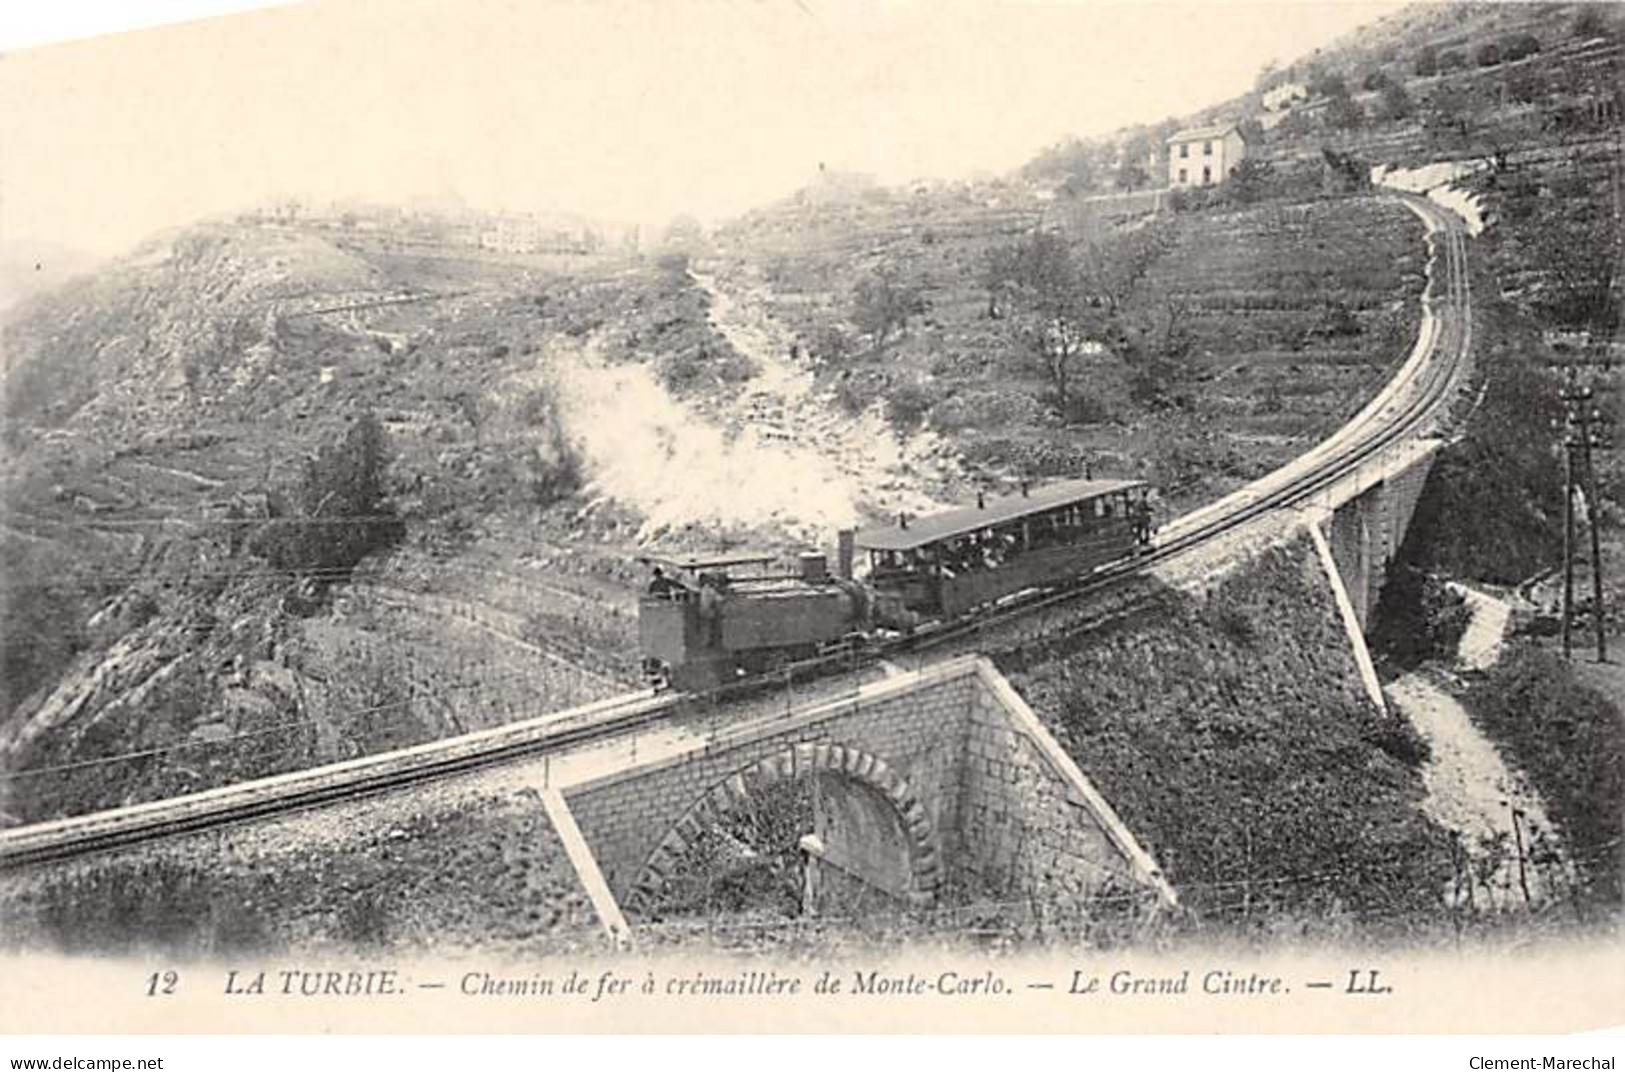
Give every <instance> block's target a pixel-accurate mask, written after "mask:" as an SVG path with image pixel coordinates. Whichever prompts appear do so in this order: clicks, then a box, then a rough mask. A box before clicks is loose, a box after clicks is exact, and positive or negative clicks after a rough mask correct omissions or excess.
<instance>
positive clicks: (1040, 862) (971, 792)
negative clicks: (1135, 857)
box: [948, 687, 1138, 910]
mask: <svg viewBox="0 0 1625 1072" xmlns="http://www.w3.org/2000/svg"><path fill="white" fill-rule="evenodd" d="M968 729H969V732H968V734H967V739H966V762H965V766H964V779H963V781H962V782H961V785H960V794H961V796H960V805H959V813H960V829H959V833H960V838H961V844H962V851H961V852H960V853H959V854H958V855H957V856H955V857H953V858H951V859H950V861H949V871H948V875H949V878H948V881H949V886H950V888H951V889H952V890H953V891H954V892H953V896H954V897H955V898H956V899H959V900H974V899H981V898H987V899H992V900H996V901H1003V900H1023V901H1029V902H1033V903H1039V904H1042V905H1044V906H1045V907H1046V908H1049V909H1057V908H1059V909H1063V910H1064V909H1068V908H1074V907H1079V906H1081V905H1083V904H1084V903H1085V902H1086V901H1087V900H1088V898H1089V897H1090V896H1091V895H1094V894H1096V893H1101V892H1104V891H1107V890H1112V891H1123V890H1126V889H1131V888H1133V887H1135V886H1136V885H1138V880H1137V879H1136V878H1135V875H1134V870H1133V868H1132V866H1131V865H1130V864H1129V862H1128V861H1127V860H1126V859H1125V858H1124V856H1123V854H1122V853H1121V852H1120V851H1119V850H1118V848H1117V846H1116V845H1114V844H1113V842H1112V839H1111V837H1110V835H1109V834H1108V833H1107V832H1106V830H1105V828H1104V827H1103V826H1102V824H1101V823H1100V821H1098V820H1097V819H1096V817H1095V816H1094V815H1093V814H1092V813H1091V812H1090V810H1089V809H1088V807H1087V805H1086V803H1085V802H1084V801H1083V800H1081V799H1080V798H1079V796H1078V794H1077V792H1076V791H1075V790H1074V789H1073V787H1072V786H1071V785H1070V784H1069V783H1068V782H1067V780H1066V779H1065V778H1064V777H1063V776H1062V775H1061V773H1060V772H1058V771H1057V770H1056V769H1055V766H1054V765H1053V763H1052V762H1051V761H1050V759H1049V758H1048V757H1047V756H1046V755H1045V752H1044V750H1043V748H1042V747H1041V746H1040V745H1039V744H1038V743H1037V742H1036V741H1034V739H1033V737H1032V735H1031V734H1030V733H1028V732H1026V731H1025V730H1024V729H1023V728H1021V727H1020V726H1019V725H1018V724H1017V722H1016V721H1015V720H1013V719H1012V718H1011V714H1010V712H1009V711H1007V710H1006V709H1005V707H1004V706H1003V705H1002V704H1000V703H999V702H998V700H997V699H996V698H995V696H994V695H993V693H992V692H991V691H990V690H989V689H987V688H985V687H984V688H979V689H978V690H976V695H975V703H974V704H973V705H972V709H971V716H970V721H969V727H968Z"/></svg>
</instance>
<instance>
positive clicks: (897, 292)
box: [852, 265, 925, 357]
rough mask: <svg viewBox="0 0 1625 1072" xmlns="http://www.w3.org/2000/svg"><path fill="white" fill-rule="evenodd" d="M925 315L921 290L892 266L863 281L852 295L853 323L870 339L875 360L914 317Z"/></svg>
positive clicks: (872, 274)
mask: <svg viewBox="0 0 1625 1072" xmlns="http://www.w3.org/2000/svg"><path fill="white" fill-rule="evenodd" d="M923 312H925V299H924V297H923V296H922V295H921V294H920V288H919V287H918V286H915V285H914V284H912V283H908V282H905V281H904V280H903V278H902V276H901V275H900V274H899V273H898V271H897V269H896V268H895V267H893V266H892V265H886V266H885V267H882V268H880V269H878V270H877V271H874V272H871V273H870V274H869V275H867V276H865V277H864V278H863V279H860V280H859V281H858V285H857V287H855V288H854V289H853V292H852V323H854V324H856V325H857V328H858V330H859V331H861V332H863V333H864V334H865V335H868V336H869V338H870V340H871V345H870V353H871V354H872V355H874V356H876V357H878V356H880V354H881V353H883V352H884V351H885V349H886V343H887V342H888V341H890V339H891V337H892V336H893V335H894V334H896V333H897V332H899V331H901V330H902V329H903V328H904V326H905V325H907V323H908V321H909V319H910V318H911V317H913V316H915V315H916V314H919V313H923Z"/></svg>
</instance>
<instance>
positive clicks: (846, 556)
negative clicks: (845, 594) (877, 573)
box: [835, 529, 857, 581]
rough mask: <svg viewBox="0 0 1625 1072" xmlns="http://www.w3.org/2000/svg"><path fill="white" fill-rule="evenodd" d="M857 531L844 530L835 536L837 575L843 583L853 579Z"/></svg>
mask: <svg viewBox="0 0 1625 1072" xmlns="http://www.w3.org/2000/svg"><path fill="white" fill-rule="evenodd" d="M856 538H857V530H855V529H842V530H841V531H839V532H837V533H836V534H835V575H836V576H837V577H839V578H841V580H843V581H850V580H851V579H852V558H853V555H854V549H855V542H854V541H855V540H856Z"/></svg>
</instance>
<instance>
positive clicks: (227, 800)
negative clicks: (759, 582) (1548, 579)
mask: <svg viewBox="0 0 1625 1072" xmlns="http://www.w3.org/2000/svg"><path fill="white" fill-rule="evenodd" d="M1394 196H1395V197H1396V199H1397V200H1399V201H1401V202H1403V203H1404V204H1405V205H1406V206H1407V207H1409V208H1410V209H1411V211H1413V212H1414V213H1416V214H1417V215H1418V216H1419V217H1421V218H1422V220H1423V222H1424V223H1425V224H1426V226H1427V229H1428V232H1429V234H1430V236H1431V237H1432V239H1433V247H1434V248H1433V257H1432V259H1431V263H1430V280H1429V284H1428V288H1427V292H1426V293H1424V295H1423V299H1422V301H1423V317H1422V323H1421V328H1420V331H1419V333H1418V336H1417V340H1416V344H1415V346H1414V348H1413V349H1412V352H1411V354H1410V356H1409V357H1408V358H1407V360H1406V361H1405V362H1404V364H1403V365H1402V366H1401V368H1400V370H1399V372H1398V373H1397V374H1396V375H1395V376H1394V377H1393V379H1392V380H1391V381H1390V382H1389V383H1388V384H1387V385H1386V386H1385V387H1384V388H1383V390H1382V391H1381V392H1380V393H1379V394H1378V395H1377V396H1376V397H1375V398H1374V399H1372V401H1371V402H1370V403H1369V404H1367V405H1366V406H1365V408H1364V409H1362V410H1361V411H1360V412H1359V413H1358V414H1357V415H1356V416H1355V417H1354V418H1353V419H1351V420H1350V421H1349V422H1348V423H1347V424H1345V425H1344V426H1343V427H1342V428H1341V429H1339V430H1338V431H1337V432H1336V433H1334V434H1333V435H1332V436H1331V437H1330V438H1328V439H1327V440H1325V441H1324V442H1322V443H1320V444H1319V445H1317V446H1316V447H1314V448H1312V449H1311V450H1309V451H1308V452H1307V453H1305V454H1304V455H1302V456H1300V457H1299V458H1297V459H1295V460H1294V461H1292V462H1290V463H1288V464H1287V465H1285V466H1282V467H1281V468H1280V469H1277V470H1276V471H1275V472H1273V473H1270V474H1268V475H1266V476H1264V477H1261V478H1260V479H1259V480H1256V481H1254V482H1253V483H1251V484H1249V485H1248V486H1246V487H1245V488H1242V489H1241V490H1240V491H1237V492H1235V493H1233V494H1231V495H1229V496H1227V497H1225V498H1223V499H1221V500H1219V501H1218V502H1215V503H1213V504H1210V505H1208V506H1205V507H1202V508H1201V509H1199V510H1196V511H1193V512H1192V513H1190V514H1187V515H1185V516H1184V517H1181V518H1178V519H1176V520H1175V521H1173V522H1172V523H1170V524H1169V525H1168V526H1166V527H1165V528H1164V529H1163V531H1162V532H1161V533H1159V535H1158V537H1157V538H1156V539H1155V540H1153V542H1152V544H1151V546H1150V548H1149V549H1148V550H1147V551H1146V552H1145V553H1143V554H1141V555H1138V556H1136V557H1134V558H1133V559H1129V560H1124V561H1122V562H1120V563H1117V564H1114V565H1112V566H1108V567H1105V568H1103V569H1101V570H1098V571H1096V572H1094V573H1092V574H1090V575H1089V576H1087V577H1086V578H1083V579H1081V580H1080V581H1078V582H1077V583H1075V584H1072V585H1068V586H1066V587H1064V588H1062V589H1058V590H1055V589H1052V590H1049V591H1046V592H1043V593H1039V594H1036V595H1034V596H1032V597H1030V598H1026V599H1019V600H1016V601H1013V602H1011V603H1010V604H1008V605H1007V606H1004V607H1002V608H1000V609H998V610H997V611H995V612H994V613H991V614H987V615H981V616H978V617H975V618H972V619H970V620H967V621H963V622H958V623H955V624H953V625H950V626H946V627H943V628H940V629H937V630H934V631H931V632H929V633H922V634H920V635H916V636H912V637H900V638H898V639H897V640H895V641H892V642H889V643H887V644H883V645H879V646H876V647H872V648H870V649H869V650H868V651H867V652H865V653H863V655H862V658H864V659H866V660H870V659H876V658H884V657H886V656H887V655H892V654H896V653H897V652H899V651H904V650H911V651H925V650H929V649H932V648H937V647H941V646H944V645H945V644H947V643H949V642H951V641H954V640H962V639H965V638H967V637H974V636H976V635H978V632H979V631H980V630H984V629H985V628H986V627H987V626H988V625H991V624H999V623H1002V622H1006V621H1009V620H1012V619H1015V618H1019V617H1021V616H1024V615H1029V614H1032V613H1034V612H1035V611H1037V610H1040V609H1043V608H1046V607H1053V606H1057V605H1060V604H1064V603H1070V602H1074V601H1077V600H1080V599H1083V598H1085V597H1087V596H1090V595H1095V594H1098V593H1099V592H1101V591H1102V590H1104V589H1107V588H1111V587H1113V586H1116V585H1120V584H1122V583H1123V582H1125V581H1126V580H1129V579H1131V578H1134V577H1137V576H1142V575H1144V574H1145V572H1146V571H1147V570H1149V569H1150V568H1152V567H1154V566H1157V565H1159V564H1163V563H1167V562H1169V561H1170V560H1173V559H1175V558H1177V557H1179V556H1181V555H1183V554H1186V553H1188V552H1190V551H1192V550H1193V549H1196V548H1199V547H1203V546H1205V545H1208V544H1209V543H1211V542H1212V541H1214V540H1217V539H1219V538H1221V537H1223V536H1225V535H1227V534H1229V533H1232V532H1234V531H1235V530H1237V529H1238V528H1240V527H1242V526H1244V525H1247V524H1249V523H1251V522H1253V521H1255V520H1257V519H1259V518H1261V517H1263V516H1264V515H1267V514H1270V513H1272V512H1275V511H1281V510H1297V509H1301V508H1303V507H1305V506H1308V505H1311V504H1312V503H1313V500H1314V499H1315V497H1316V496H1317V495H1320V494H1322V493H1324V492H1326V491H1327V490H1328V489H1330V488H1332V487H1333V486H1334V485H1336V484H1337V483H1338V482H1340V481H1343V480H1346V479H1349V478H1350V477H1351V476H1354V475H1356V474H1357V472H1358V471H1359V469H1360V468H1361V467H1362V466H1364V465H1367V464H1369V463H1371V462H1372V461H1374V460H1376V459H1378V458H1380V457H1381V456H1382V455H1383V454H1384V452H1386V451H1388V450H1390V449H1391V448H1394V447H1396V446H1398V445H1402V444H1404V443H1405V442H1407V441H1408V440H1410V439H1411V438H1412V437H1414V436H1417V435H1420V434H1425V433H1428V432H1431V431H1436V430H1437V428H1438V426H1439V425H1440V423H1441V417H1442V416H1443V414H1444V411H1445V410H1446V409H1447V407H1448V402H1449V401H1450V399H1451V397H1452V394H1453V389H1454V387H1455V386H1456V385H1457V384H1459V383H1460V381H1461V378H1462V376H1463V374H1464V373H1465V372H1466V370H1467V367H1468V355H1469V352H1470V350H1471V345H1472V325H1471V292H1470V287H1469V281H1468V271H1467V263H1466V241H1465V232H1464V229H1463V226H1462V222H1461V220H1460V219H1459V218H1457V217H1456V216H1455V215H1454V214H1452V213H1450V212H1448V211H1447V210H1445V209H1443V208H1440V207H1439V206H1436V205H1434V204H1432V203H1431V202H1428V201H1426V200H1423V199H1421V198H1418V197H1412V196H1400V195H1394ZM854 657H855V653H845V654H838V655H833V656H827V657H825V658H823V659H814V660H809V661H807V662H804V663H801V664H792V665H791V666H789V667H786V668H784V671H783V673H782V675H781V676H774V677H769V678H766V679H756V680H753V681H750V682H746V683H743V684H742V685H729V686H725V687H724V688H722V689H719V690H716V693H715V694H713V695H709V696H706V697H696V696H694V695H692V694H688V693H660V694H657V693H654V692H651V691H650V690H641V691H638V692H633V693H628V694H625V695H622V696H617V697H612V698H610V699H607V700H602V701H599V702H597V703H594V704H589V705H586V706H584V707H579V708H575V709H572V710H569V711H565V712H558V713H554V714H549V715H544V716H541V717H539V718H534V719H527V720H524V721H520V722H516V723H512V724H509V725H507V726H502V727H498V728H495V729H490V730H483V731H479V732H476V733H471V734H465V735H462V736H459V737H453V738H448V739H446V740H441V741H434V742H431V743H428V744H423V745H418V746H415V747H411V748H405V749H400V750H397V751H392V752H386V753H381V754H378V755H374V756H367V757H363V758H360V759H355V760H349V761H346V762H343V763H336V764H330V765H326V766H321V767H313V768H308V769H306V770H300V771H293V772H290V773H286V774H280V775H275V776H272V777H269V778H262V779H256V780H254V781H249V782H241V783H237V784H235V785H229V786H222V787H220V788H216V789H210V790H206V791H203V792H199V793H192V794H188V795H185V796H180V797H173V798H169V799H165V800H157V801H151V802H149V803H145V804H136V805H132V806H128V807H122V808H116V809H110V810H107V811H102V812H96V813H92V814H88V815H82V816H74V817H70V818H66V819H59V820H53V821H50V822H45V823H37V824H33V825H30V826H24V827H18V828H16V829H13V830H9V831H5V832H3V833H0V870H3V869H9V868H16V867H21V866H26V865H28V864H32V863H38V862H42V861H46V860H55V859H65V858H69V857H74V856H81V855H86V854H90V853H95V852H99V851H105V850H108V849H113V848H119V847H124V846H129V845H134V844H139V843H141V842H145V841H154V840H159V839H163V838H167V837H171V836H175V835H178V834H184V833H188V832H193V831H198V830H204V829H209V828H212V827H218V826H224V825H227V824H230V823H234V822H240V821H243V820H246V819H251V818H257V817H263V816H267V815H274V814H284V813H288V812H293V811H297V810H301V809H305V808H310V807H314V806H317V805H320V804H324V803H328V802H333V801H338V800H344V799H350V798H354V797H359V796H364V795H369V794H375V793H381V792H384V791H387V790H392V789H399V788H402V787H405V786H410V785H413V784H417V783H422V782H427V781H430V780H434V779H439V778H445V777H449V776H452V775H456V774H461V773H466V772H469V771H473V770H476V769H479V768H483V767H489V766H492V765H495V764H500V763H503V762H509V761H512V760H515V759H518V758H522V757H527V756H535V755H538V754H541V753H544V752H550V751H554V750H557V749H560V748H563V747H566V746H570V745H575V744H581V743H584V742H587V741H592V740H598V739H604V738H609V737H612V736H614V735H616V734H620V733H624V732H626V731H628V730H632V729H636V728H638V727H640V726H645V725H647V724H649V723H652V722H655V721H657V720H660V719H661V718H663V717H666V716H667V715H669V714H670V713H671V712H672V711H674V710H675V709H678V708H680V707H682V706H683V705H685V704H689V703H692V702H694V701H695V700H696V699H710V700H712V701H714V702H724V701H728V700H730V699H732V698H733V697H734V696H735V695H738V694H742V693H745V694H748V693H755V692H760V691H761V690H763V689H764V688H772V687H774V685H775V684H777V683H778V682H779V681H789V680H793V678H794V677H796V676H801V675H805V676H809V677H811V676H818V675H819V674H821V673H828V672H830V671H831V670H832V669H835V668H837V667H840V666H845V665H849V664H850V663H851V661H852V659H853V658H854Z"/></svg>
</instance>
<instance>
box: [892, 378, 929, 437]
mask: <svg viewBox="0 0 1625 1072" xmlns="http://www.w3.org/2000/svg"><path fill="white" fill-rule="evenodd" d="M938 397H939V395H938V392H937V390H936V388H934V387H933V386H932V385H931V384H929V383H926V382H925V381H923V380H912V379H911V380H904V381H903V382H902V383H899V384H896V385H894V386H893V387H892V389H891V390H890V391H888V392H887V394H886V416H887V418H889V419H890V420H891V422H892V424H893V425H895V426H896V427H897V429H898V430H899V431H903V432H908V431H912V430H914V429H915V428H918V427H919V426H920V423H921V422H922V421H924V420H925V415H926V414H927V413H929V412H930V411H931V407H932V406H934V405H935V404H936V402H937V398H938Z"/></svg>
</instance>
